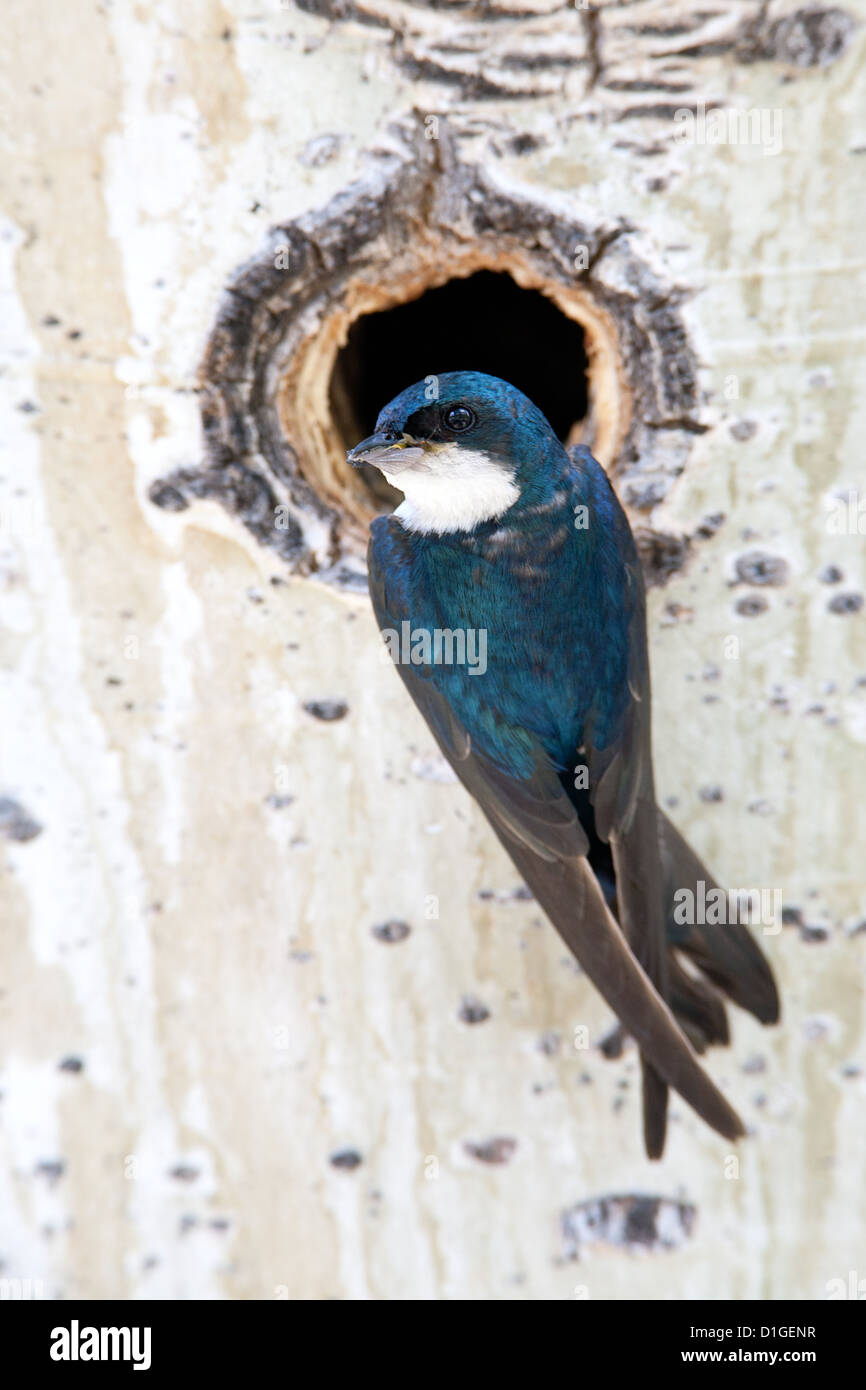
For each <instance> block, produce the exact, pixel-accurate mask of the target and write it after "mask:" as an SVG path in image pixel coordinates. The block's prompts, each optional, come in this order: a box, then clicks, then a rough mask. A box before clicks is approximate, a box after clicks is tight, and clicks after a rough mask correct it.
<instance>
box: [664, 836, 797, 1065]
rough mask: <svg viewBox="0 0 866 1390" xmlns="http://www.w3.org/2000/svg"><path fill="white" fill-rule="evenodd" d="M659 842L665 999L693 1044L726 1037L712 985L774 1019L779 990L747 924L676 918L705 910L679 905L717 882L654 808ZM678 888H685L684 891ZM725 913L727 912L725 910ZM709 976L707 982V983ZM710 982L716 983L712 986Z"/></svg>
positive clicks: (696, 900)
mask: <svg viewBox="0 0 866 1390" xmlns="http://www.w3.org/2000/svg"><path fill="white" fill-rule="evenodd" d="M658 825H659V842H660V846H661V858H662V872H663V875H664V883H665V890H664V891H665V905H666V914H667V918H666V935H667V941H668V946H669V947H670V948H673V949H672V950H669V953H668V954H669V960H670V965H669V971H670V975H669V978H670V1003H671V1008H672V1009H673V1011H674V1014H675V1015H676V1016H677V1018H678V1019H679V1021H680V1023H681V1024H682V1025H683V1027H684V1029H685V1030H686V1032H687V1033H688V1035H689V1038H690V1040H691V1042H692V1044H693V1045H694V1046H695V1047H696V1048H697V1049H698V1050H699V1051H703V1049H704V1047H706V1046H707V1045H708V1044H710V1043H726V1042H727V1041H728V1025H727V1019H726V1017H725V1009H724V1004H723V1002H722V1000H721V998H720V997H719V995H718V994H717V993H716V990H719V991H721V992H722V994H725V995H727V997H728V999H730V1000H731V1001H732V1003H734V1004H738V1005H739V1006H740V1008H742V1009H748V1011H749V1013H751V1014H754V1016H755V1018H757V1019H759V1020H760V1022H761V1023H777V1022H778V1020H779V995H778V992H777V990H776V982H775V980H774V979H773V974H772V971H771V970H770V967H769V965H768V964H767V960H766V958H765V956H764V954H763V952H762V951H761V948H760V946H759V945H758V943H757V941H756V940H755V938H754V936H753V934H752V933H751V932H750V930H749V928H748V927H747V926H745V925H743V923H741V922H740V921H722V922H719V923H717V924H711V923H708V922H706V921H688V920H686V921H680V920H678V919H679V918H680V917H686V918H689V917H692V918H697V917H706V916H707V915H708V914H707V913H706V912H701V911H695V912H688V911H685V912H683V911H682V910H679V911H678V905H679V907H680V908H682V906H684V905H685V904H688V903H692V904H695V905H696V906H697V905H699V904H701V903H704V904H705V903H706V902H707V900H708V899H709V898H710V895H711V894H713V893H714V892H718V885H717V884H716V882H715V880H714V879H713V878H712V876H711V875H710V874H709V873H708V872H707V869H706V868H705V866H704V865H703V864H702V863H701V861H700V859H699V858H698V856H697V855H696V854H695V852H694V850H693V849H692V848H691V846H690V845H689V844H688V843H687V841H686V840H685V839H684V838H683V836H682V835H681V834H680V832H679V831H678V830H677V828H676V826H675V825H672V824H671V822H670V821H669V820H668V818H667V816H666V815H665V813H664V811H662V810H661V809H659V810H658ZM683 890H685V895H684V892H683ZM723 915H724V916H730V915H732V914H731V913H729V912H725V913H724V914H723ZM675 951H677V952H682V954H683V955H684V956H685V957H686V960H687V961H688V962H689V963H690V964H691V965H692V966H694V967H696V972H697V973H695V972H692V973H691V974H688V973H687V972H686V970H685V968H684V967H683V965H681V964H680V962H679V961H678V960H677V958H676V955H675V954H674V952H675ZM708 982H709V983H708ZM711 986H715V989H713V988H711Z"/></svg>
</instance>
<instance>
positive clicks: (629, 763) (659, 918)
mask: <svg viewBox="0 0 866 1390" xmlns="http://www.w3.org/2000/svg"><path fill="white" fill-rule="evenodd" d="M624 568H625V578H626V585H625V601H624V607H625V612H624V613H621V615H620V616H621V618H624V619H625V620H626V622H627V624H628V633H629V643H628V655H627V662H628V666H627V676H626V678H627V685H628V690H629V695H630V699H629V701H628V704H627V706H626V708H625V710H624V711H623V713H622V715H621V717H620V720H619V721H618V726H617V730H616V736H615V737H614V738H613V740H612V741H610V742H607V743H606V744H605V746H604V747H600V746H599V743H598V741H597V740H596V737H595V729H596V727H597V725H598V723H599V722H600V721H598V720H597V718H596V712H595V711H594V710H593V709H590V710H589V711H588V717H587V720H586V730H585V736H584V756H585V759H586V763H587V767H588V770H589V787H590V801H591V802H592V807H593V812H594V816H595V829H596V832H597V833H598V835H599V836H600V837H601V838H602V839H603V840H607V841H609V843H610V847H611V853H612V857H613V866H614V874H615V877H616V897H617V913H618V916H619V921H620V925H621V927H622V930H623V933H624V935H625V938H626V940H627V941H628V943H629V945H630V946H631V949H632V950H633V952H634V954H635V955H636V957H637V959H638V960H639V961H640V964H641V965H642V967H643V969H644V970H645V971H646V973H647V975H648V976H649V978H650V980H651V981H652V983H653V985H654V986H655V988H656V990H657V991H658V993H659V994H660V996H661V997H662V999H664V1000H665V1001H666V1002H667V1000H668V999H669V998H670V978H669V956H668V949H667V940H666V912H665V881H664V872H663V867H662V859H661V852H660V844H659V822H658V808H657V806H656V798H655V786H654V782H653V769H652V745H651V732H650V729H651V724H650V679H649V660H648V656H647V644H646V599H645V594H644V584H643V575H642V573H641V569H640V561H639V559H638V556H637V554H636V552H634V551H633V550H632V553H631V555H630V556H626V557H625V559H624ZM602 726H603V725H602ZM641 1069H642V1073H643V1122H644V1141H645V1144H646V1150H647V1153H648V1154H649V1156H650V1157H651V1158H659V1157H660V1156H661V1153H662V1150H663V1149H664V1144H665V1134H666V1130H667V1099H668V1098H667V1085H666V1084H665V1080H664V1075H663V1073H661V1072H660V1070H659V1069H658V1068H656V1067H655V1066H654V1065H653V1062H652V1058H651V1057H650V1056H649V1055H648V1054H647V1053H646V1052H645V1051H642V1052H641Z"/></svg>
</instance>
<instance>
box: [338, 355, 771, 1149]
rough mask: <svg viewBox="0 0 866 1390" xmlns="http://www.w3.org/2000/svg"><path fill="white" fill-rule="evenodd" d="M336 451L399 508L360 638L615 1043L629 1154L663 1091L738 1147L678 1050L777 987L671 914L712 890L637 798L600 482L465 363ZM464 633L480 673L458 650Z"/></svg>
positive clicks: (743, 954) (609, 506)
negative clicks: (633, 1111)
mask: <svg viewBox="0 0 866 1390" xmlns="http://www.w3.org/2000/svg"><path fill="white" fill-rule="evenodd" d="M348 458H349V462H350V463H352V464H354V465H356V466H360V465H363V464H374V465H375V466H376V467H377V468H378V469H380V470H381V472H382V473H383V474H384V475H385V477H386V478H387V480H388V482H389V483H391V484H392V485H393V486H394V487H395V488H398V489H399V490H400V491H401V492H402V493H403V495H404V499H405V500H404V501H403V502H401V503H400V505H399V506H398V507H397V509H396V511H395V512H394V513H393V514H392V515H390V516H381V517H378V518H377V519H376V520H375V521H374V522H373V525H372V528H371V537H370V546H369V553H368V562H369V574H370V592H371V597H372V601H373V608H374V610H375V613H376V618H377V620H378V623H379V626H380V628H381V629H382V630H383V633H384V634H386V635H387V636H388V640H389V644H390V641H391V638H392V636H393V634H408V637H409V639H410V640H409V641H408V642H401V641H398V642H396V643H394V645H392V647H391V651H392V656H394V657H395V660H396V662H397V669H398V671H399V674H400V676H401V677H402V679H403V681H404V683H405V685H406V687H407V689H408V691H409V694H410V695H411V696H412V699H413V700H414V701H415V703H416V705H417V706H418V708H419V709H420V711H421V713H422V714H423V716H424V718H425V719H426V721H427V723H428V725H429V727H430V730H431V732H432V733H433V736H434V737H435V739H436V741H437V743H438V745H439V747H440V749H441V750H442V753H443V754H444V756H445V757H446V758H447V760H448V762H449V763H450V764H451V766H452V767H453V768H454V771H455V772H456V773H457V775H458V777H459V778H460V780H461V781H462V782H463V784H464V786H465V787H466V788H467V789H468V791H469V792H470V793H471V795H472V796H473V797H474V798H475V800H476V801H477V802H478V804H479V805H480V807H481V809H482V810H483V811H484V814H485V815H486V816H487V819H488V820H489V822H490V824H491V826H492V827H493V830H494V831H495V832H496V834H497V836H498V837H499V839H500V840H501V842H502V844H503V845H504V847H505V849H506V851H507V852H508V854H509V855H510V857H511V860H512V862H513V863H514V865H515V867H516V868H517V870H518V872H519V873H520V874H521V876H522V878H523V879H524V880H525V881H526V883H527V884H528V886H529V888H530V889H531V891H532V892H533V894H534V895H535V898H536V899H537V901H538V902H539V904H540V905H541V907H542V908H543V909H544V911H545V912H546V914H547V916H548V917H549V918H550V920H551V922H552V923H553V925H554V927H556V929H557V931H558V932H559V933H560V935H561V936H562V937H563V939H564V940H565V942H566V943H567V945H568V946H569V948H570V949H571V951H572V952H573V953H574V955H575V957H576V958H577V960H578V962H579V964H580V965H581V966H582V967H583V969H584V971H585V972H586V974H587V975H588V976H589V978H590V979H591V980H592V982H593V984H594V985H595V986H596V988H597V989H598V990H599V992H600V993H601V994H602V996H603V997H604V999H605V1000H606V1001H607V1003H608V1004H609V1005H610V1007H611V1008H612V1009H613V1010H614V1012H615V1013H616V1014H617V1016H618V1018H619V1020H620V1022H621V1024H622V1026H623V1028H624V1030H625V1031H626V1032H628V1033H630V1034H631V1035H632V1037H633V1038H634V1039H635V1041H636V1043H637V1046H638V1048H639V1050H640V1058H641V1070H642V1076H643V1127H644V1142H645V1145H646V1151H647V1153H648V1155H649V1156H650V1158H659V1157H660V1156H661V1154H662V1151H663V1149H664V1142H665V1132H666V1123H667V1099H668V1088H669V1087H672V1088H673V1089H674V1090H675V1091H678V1092H679V1094H680V1095H681V1096H682V1097H683V1099H684V1100H686V1101H687V1102H688V1104H689V1105H691V1106H692V1107H693V1108H694V1110H695V1111H696V1112H697V1113H698V1115H700V1116H701V1118H702V1119H704V1120H705V1121H706V1122H707V1123H708V1124H709V1125H711V1126H712V1127H713V1128H714V1129H715V1130H717V1131H718V1132H719V1133H720V1134H722V1135H724V1136H725V1138H727V1139H731V1140H733V1139H736V1138H738V1137H739V1136H740V1135H742V1134H743V1133H744V1130H743V1125H742V1122H741V1120H740V1118H739V1116H738V1115H737V1114H736V1112H735V1111H734V1110H733V1109H732V1107H731V1106H730V1104H729V1103H728V1101H727V1100H726V1099H725V1097H724V1096H723V1095H722V1094H721V1092H720V1091H719V1090H718V1089H717V1087H716V1086H715V1084H714V1083H713V1082H712V1081H711V1079H710V1077H709V1076H708V1075H707V1073H706V1072H705V1071H704V1070H703V1068H702V1066H701V1064H700V1062H699V1061H698V1059H697V1056H696V1052H702V1051H703V1050H704V1048H705V1047H706V1046H707V1045H708V1044H710V1043H726V1042H728V1040H729V1039H728V1025H727V1017H726V1013H725V1008H724V1004H723V1002H722V997H721V993H720V992H719V991H722V992H724V993H725V994H727V995H728V996H729V998H730V999H731V1000H733V1001H734V1002H736V1003H737V1004H739V1005H741V1006H742V1007H744V1008H746V1009H749V1010H750V1011H751V1012H752V1013H753V1014H754V1015H755V1016H756V1017H757V1018H759V1019H760V1020H761V1022H762V1023H773V1022H776V1020H777V1019H778V1016H779V1001H778V996H777V993H776V986H775V983H774V980H773V976H772V973H771V971H770V969H769V966H768V965H767V962H766V961H765V959H764V957H763V955H762V954H761V951H760V950H759V948H758V946H757V945H756V943H755V941H754V939H753V937H752V936H751V935H750V933H749V932H748V930H747V929H746V927H745V926H744V925H743V924H742V922H741V921H740V920H738V919H737V914H736V912H734V913H733V914H730V915H733V917H734V920H733V921H725V922H724V924H719V925H710V924H709V923H708V922H707V921H706V920H705V918H706V917H708V916H709V917H710V921H711V922H712V921H715V922H718V921H719V915H718V914H716V916H715V918H713V917H712V915H711V914H708V913H705V912H704V911H703V910H697V911H694V910H693V911H691V912H689V911H688V910H686V911H679V910H678V906H677V904H679V905H681V904H682V903H683V901H684V897H683V895H685V901H686V902H687V901H688V898H689V895H691V902H692V904H693V905H694V904H695V902H696V901H697V903H698V907H699V908H702V907H703V904H704V903H705V902H706V901H707V899H708V898H709V897H710V895H711V894H712V893H713V892H715V893H717V894H719V898H724V899H726V897H727V895H724V894H722V893H721V891H720V890H718V889H717V887H716V885H715V883H714V882H713V879H712V878H711V876H710V874H709V873H708V872H707V870H706V869H705V868H704V866H703V864H702V863H701V861H700V860H699V859H698V857H697V855H696V854H695V853H694V852H693V851H692V850H691V849H690V847H689V846H688V844H687V843H686V841H685V840H684V839H683V837H682V836H681V835H680V834H679V832H678V831H677V830H676V829H675V827H674V826H673V825H672V824H671V822H670V821H669V820H668V818H667V816H666V815H665V813H664V812H663V811H662V810H661V808H660V807H658V806H657V805H656V800H655V789H654V785H653V768H652V757H651V748H650V684H649V666H648V659H647V638H646V601H645V595H644V585H643V577H642V573H641V567H640V561H639V559H638V555H637V551H636V548H635V544H634V539H633V537H632V534H631V530H630V528H629V524H628V521H627V519H626V516H625V513H624V512H623V510H622V508H621V506H620V504H619V502H618V501H617V498H616V495H615V493H614V491H613V488H612V487H611V485H610V483H609V482H608V479H607V476H606V474H605V472H604V470H603V469H602V468H601V466H600V465H599V464H598V463H597V462H596V460H595V459H594V458H593V457H592V455H591V453H590V452H589V450H588V449H586V448H584V447H579V448H577V449H574V450H573V451H571V452H570V453H567V452H566V450H565V449H564V448H563V446H562V445H561V444H560V442H559V440H558V439H557V437H556V435H555V434H554V432H553V430H552V429H551V427H550V425H549V424H548V422H547V420H546V419H545V417H544V415H542V413H541V411H540V410H538V409H537V408H536V406H534V405H533V404H532V402H531V401H530V400H528V399H527V397H526V396H524V395H523V394H522V393H521V392H520V391H518V390H516V389H515V387H513V386H511V385H509V383H508V382H506V381H501V380H500V379H499V378H497V377H491V376H486V375H484V374H482V373H481V372H448V373H445V374H443V375H441V376H438V377H427V378H426V379H425V381H423V382H419V383H418V384H417V385H415V386H410V387H409V388H408V389H407V390H405V391H403V392H401V394H400V395H399V396H396V397H395V399H394V400H393V401H391V402H390V404H389V405H387V406H385V408H384V410H383V411H382V412H381V414H380V416H379V418H378V420H377V422H376V432H375V433H374V434H373V435H371V436H370V438H369V439H365V440H363V442H362V443H360V444H358V445H356V446H355V448H354V449H352V450H351V451H350V452H349V455H348ZM482 633H483V634H484V641H485V653H486V660H485V665H484V670H483V672H482V671H481V670H480V667H479V666H478V664H477V663H476V664H475V665H473V664H472V663H471V662H469V661H468V660H466V659H461V652H462V653H463V654H464V656H465V653H466V651H467V650H468V647H467V639H468V637H469V635H470V634H474V636H475V639H476V643H475V650H476V652H477V651H478V650H479V646H478V640H477V639H478V638H479V635H480V634H482ZM419 635H420V637H421V638H423V639H425V640H421V641H419V640H417V639H418V637H419ZM461 637H462V639H463V640H462V642H461V640H460V639H461ZM682 957H685V959H686V962H687V964H684V963H683V960H682Z"/></svg>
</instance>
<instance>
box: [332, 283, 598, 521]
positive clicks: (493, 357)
mask: <svg viewBox="0 0 866 1390" xmlns="http://www.w3.org/2000/svg"><path fill="white" fill-rule="evenodd" d="M588 367H589V361H588V355H587V345H586V340H585V336H584V331H583V328H582V327H581V325H580V324H579V323H578V322H577V321H576V320H575V319H572V318H569V317H567V316H566V315H565V314H564V313H563V312H562V311H561V310H560V309H559V308H558V307H557V305H556V304H554V303H553V301H552V300H551V299H548V298H547V296H546V295H544V294H542V293H541V292H540V291H539V290H534V289H522V288H521V287H520V286H519V285H518V284H517V283H516V282H515V281H514V280H513V279H512V278H511V276H510V275H508V274H505V273H500V272H497V271H490V270H481V271H477V272H476V273H475V274H473V275H470V276H468V277H467V278H465V279H454V280H449V281H447V282H446V283H445V284H444V285H439V286H436V287H435V288H433V289H429V290H427V291H426V292H425V293H424V294H422V295H421V296H420V297H419V298H417V299H414V300H411V301H410V302H408V303H405V304H399V305H397V306H396V307H394V308H389V309H385V310H382V311H380V312H378V313H371V314H365V315H363V316H362V317H360V318H358V319H356V321H355V322H354V323H353V324H352V326H351V328H350V329H349V334H348V339H347V341H346V344H345V346H344V347H343V348H342V349H341V350H340V351H339V353H338V354H337V358H336V361H335V364H334V370H333V373H332V376H331V382H330V408H331V413H332V418H333V421H334V424H335V426H336V428H337V431H338V433H339V435H340V437H341V439H342V441H343V443H344V445H345V447H346V448H349V447H351V445H352V444H355V443H357V441H358V440H359V439H363V438H365V437H366V436H367V435H368V434H372V433H373V430H374V429H375V425H376V418H377V416H378V414H379V412H380V410H381V409H382V407H383V406H385V405H387V403H388V401H390V400H391V399H392V398H393V397H394V396H396V395H397V394H398V393H399V392H400V391H402V390H403V389H404V388H405V387H407V386H411V385H412V384H413V382H416V381H421V380H423V378H424V377H426V376H430V375H431V374H432V375H441V374H442V373H444V372H450V371H477V372H487V373H489V374H490V375H491V376H499V377H503V378H504V379H505V380H506V381H510V382H511V383H512V385H514V386H517V387H518V388H519V389H520V390H521V391H523V392H524V393H525V394H526V395H527V396H528V397H529V398H530V400H532V401H534V402H535V404H536V405H537V406H538V407H539V409H540V410H542V411H543V412H544V414H545V415H546V416H547V418H548V420H549V421H550V424H551V426H552V427H553V429H554V430H555V431H556V433H557V435H558V436H559V438H560V439H561V440H562V441H563V443H566V442H573V440H574V439H575V438H576V437H577V436H578V435H579V434H580V433H581V431H582V426H583V422H584V421H585V419H586V416H587V413H588V410H589V399H590V396H589V382H588V377H587V372H588ZM362 471H363V473H364V475H365V476H364V483H365V486H366V488H367V490H368V491H369V493H370V494H371V495H372V497H373V499H374V502H375V504H376V506H377V509H378V508H383V507H391V506H393V505H394V504H395V503H396V502H397V501H398V500H399V499H400V497H401V495H402V494H401V493H399V492H397V491H396V490H395V489H394V488H392V487H390V486H389V484H388V483H387V482H386V481H385V480H384V478H383V477H382V475H381V473H379V471H378V469H375V468H370V469H364V470H362Z"/></svg>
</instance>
